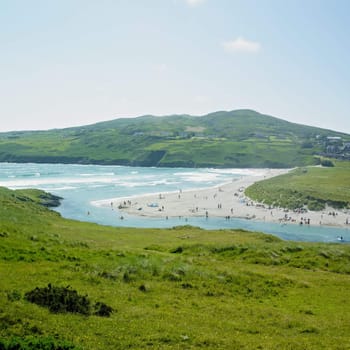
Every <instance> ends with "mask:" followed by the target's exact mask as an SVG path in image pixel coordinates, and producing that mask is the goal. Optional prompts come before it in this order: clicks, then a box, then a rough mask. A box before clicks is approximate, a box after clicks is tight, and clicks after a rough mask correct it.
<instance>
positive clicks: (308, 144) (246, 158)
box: [0, 110, 350, 167]
mask: <svg viewBox="0 0 350 350" xmlns="http://www.w3.org/2000/svg"><path fill="white" fill-rule="evenodd" d="M327 136H339V137H341V138H342V140H344V141H346V140H350V135H345V134H341V133H337V132H332V131H329V130H324V129H319V128H314V127H310V126H305V125H298V124H293V123H289V122H287V121H284V120H281V119H277V118H274V117H271V116H267V115H263V114H259V113H257V112H254V111H250V110H238V111H231V112H216V113H211V114H208V115H205V116H202V117H193V116H188V115H176V116H167V117H153V116H143V117H139V118H131V119H116V120H112V121H109V122H103V123H98V124H94V125H89V126H82V127H78V128H69V129H61V130H49V131H29V132H10V133H0V161H11V162H46V163H55V162H56V163H57V162H61V163H85V164H86V163H97V164H119V165H141V166H170V167H174V166H184V167H294V166H297V165H311V164H317V162H318V159H317V158H315V157H314V155H315V154H319V153H322V152H324V151H325V142H326V141H325V140H326V138H327Z"/></svg>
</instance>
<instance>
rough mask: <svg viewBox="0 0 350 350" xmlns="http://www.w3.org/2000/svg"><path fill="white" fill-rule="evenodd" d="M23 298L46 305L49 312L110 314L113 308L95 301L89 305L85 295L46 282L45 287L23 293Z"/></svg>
mask: <svg viewBox="0 0 350 350" xmlns="http://www.w3.org/2000/svg"><path fill="white" fill-rule="evenodd" d="M24 297H25V299H26V300H28V301H30V302H31V303H34V304H37V305H40V306H44V307H47V308H48V309H49V310H50V311H51V312H55V313H58V312H72V313H78V314H82V315H91V314H94V315H97V316H110V314H111V313H112V312H113V309H112V308H111V307H110V306H108V305H106V304H104V303H102V302H97V303H95V305H93V306H91V302H90V300H89V298H88V297H87V295H85V296H82V295H79V294H78V292H77V291H76V290H73V289H71V288H70V287H69V286H68V287H54V286H52V285H51V284H48V286H47V287H44V288H39V287H36V288H35V289H33V290H32V291H30V292H27V293H26V294H25V296H24Z"/></svg>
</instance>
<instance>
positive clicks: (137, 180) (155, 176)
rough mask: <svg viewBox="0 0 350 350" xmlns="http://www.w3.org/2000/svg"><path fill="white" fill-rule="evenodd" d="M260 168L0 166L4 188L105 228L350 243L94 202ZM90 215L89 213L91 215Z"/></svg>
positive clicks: (211, 182)
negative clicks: (136, 212)
mask: <svg viewBox="0 0 350 350" xmlns="http://www.w3.org/2000/svg"><path fill="white" fill-rule="evenodd" d="M259 174H261V170H259V169H184V168H141V167H125V166H101V165H72V164H32V163H27V164H16V163H0V186H5V187H9V188H11V189H19V188H29V187H32V188H39V189H42V190H45V191H48V192H51V193H53V194H56V195H59V196H61V197H63V198H64V200H63V201H62V205H61V206H60V207H58V208H56V209H55V210H57V211H58V212H59V213H61V214H62V216H64V217H67V218H72V219H76V220H81V221H91V222H96V223H99V224H103V225H112V226H125V227H126V226H129V227H130V226H131V227H173V226H177V225H193V226H199V227H202V228H205V229H231V228H241V229H245V230H250V231H261V232H266V233H271V234H274V235H276V236H279V237H281V238H283V239H288V240H300V241H321V242H338V239H337V237H339V236H342V237H343V238H344V240H345V241H350V230H349V229H340V228H330V227H313V226H310V227H309V226H302V227H300V226H299V225H293V224H289V225H284V226H281V225H279V224H273V223H267V222H257V221H253V220H243V219H231V220H225V219H224V218H209V219H206V218H188V219H185V218H181V219H169V220H165V219H163V218H144V217H135V216H129V215H125V213H123V217H124V220H121V219H120V216H121V214H120V213H118V210H117V208H113V210H112V208H102V207H96V206H93V205H92V204H91V202H92V201H96V200H102V199H108V198H116V197H126V196H135V195H141V194H146V193H165V192H169V191H178V190H179V189H182V190H186V189H192V188H203V187H212V186H217V185H219V184H222V183H225V182H230V181H232V180H233V179H234V178H239V177H241V176H246V175H259ZM88 213H89V214H88Z"/></svg>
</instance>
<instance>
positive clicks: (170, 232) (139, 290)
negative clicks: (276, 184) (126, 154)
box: [0, 188, 350, 350]
mask: <svg viewBox="0 0 350 350" xmlns="http://www.w3.org/2000/svg"><path fill="white" fill-rule="evenodd" d="M43 198H45V201H46V200H47V196H42V193H40V192H36V191H35V192H33V191H30V193H29V195H26V193H25V191H21V192H17V191H10V190H8V189H5V188H0V281H1V283H0V344H2V345H1V346H2V348H4V349H6V347H5V345H4V344H8V343H9V342H11V341H12V343H13V344H14V343H17V344H18V343H19V342H27V343H30V342H31V341H32V342H34V341H37V342H39V343H40V342H42V343H45V342H46V343H47V344H48V343H50V342H51V343H50V344H53V343H57V342H61V343H62V342H64V344H66V345H65V347H63V346H61V347H58V346H56V347H50V349H97V350H98V349H101V350H102V349H127V348H130V349H300V350H301V349H303V350H304V349H315V350H316V349H317V350H319V349H327V350H328V349H348V348H350V338H349V332H350V304H349V302H348V299H349V290H350V264H349V261H350V246H349V245H347V244H322V243H300V242H288V241H282V240H280V239H278V238H276V237H274V236H271V235H266V234H262V233H252V232H245V231H235V230H217V231H207V230H201V229H198V228H195V227H186V226H185V227H176V228H173V229H134V228H114V227H107V226H99V225H95V224H90V223H84V222H77V221H72V220H66V219H63V218H61V217H60V216H59V215H58V214H57V213H56V212H53V211H50V210H49V209H47V208H46V207H45V206H43V205H42V202H43V200H44V199H43ZM68 286H70V287H68ZM36 287H39V288H40V289H35V288H36ZM66 287H68V288H67V290H71V291H77V293H78V294H79V295H80V296H86V298H89V300H90V301H91V303H100V304H99V305H101V303H103V304H104V305H107V306H108V307H110V308H112V309H113V312H112V313H111V314H110V315H109V317H106V316H105V317H102V316H99V315H95V314H93V313H92V312H89V313H85V314H79V313H78V312H75V313H71V312H67V311H64V310H63V309H62V305H63V306H64V305H65V303H66V302H67V298H66V299H65V298H62V299H60V300H59V302H57V300H56V304H55V305H53V304H52V303H53V296H52V295H53V294H52V293H53V290H55V288H58V289H59V288H60V289H59V290H65V288H66ZM45 288H46V289H47V290H49V291H50V293H51V294H50V295H51V297H50V298H49V304H48V306H47V307H45V306H40V305H37V304H35V303H32V302H30V301H29V300H28V295H29V294H28V292H31V291H33V290H34V291H36V293H38V292H40V291H42V290H44V289H45ZM84 300H86V299H84ZM57 303H58V304H57ZM58 306H59V307H61V308H60V309H59V310H60V311H58V312H55V311H54V310H55V308H56V310H57V307H58ZM107 306H106V307H107ZM50 309H51V310H52V311H49V310H50ZM89 310H90V309H89ZM14 337H17V338H16V339H15V338H14ZM33 339H34V340H33ZM48 339H51V340H48ZM62 344H63V343H62ZM8 348H9V347H8ZM28 348H30V347H27V349H28ZM48 348H49V347H47V349H48ZM17 349H18V348H17Z"/></svg>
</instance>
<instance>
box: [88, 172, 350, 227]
mask: <svg viewBox="0 0 350 350" xmlns="http://www.w3.org/2000/svg"><path fill="white" fill-rule="evenodd" d="M288 171H289V170H288V169H266V170H265V171H263V172H262V171H260V172H259V175H250V176H242V177H240V178H238V179H237V178H235V179H233V180H232V182H230V183H225V184H222V185H220V186H216V187H211V188H206V189H200V190H198V189H197V190H188V191H182V190H181V189H179V190H178V191H176V192H171V193H155V194H151V195H144V196H139V197H125V198H113V199H109V200H103V201H98V202H95V203H93V204H94V205H97V206H103V207H111V208H112V209H113V208H118V209H119V210H120V212H121V213H122V212H125V213H128V214H130V215H138V216H145V217H161V218H164V219H165V220H166V219H167V218H171V217H182V218H185V219H186V218H189V217H194V216H198V217H206V216H207V217H222V218H223V219H225V220H230V219H231V218H242V219H247V220H256V221H266V222H275V223H279V224H281V225H287V224H296V225H325V226H335V227H350V225H349V224H347V222H348V223H350V211H349V210H335V209H333V208H326V209H325V210H323V211H319V212H314V211H307V212H301V213H296V212H294V211H291V210H285V209H283V208H271V207H269V206H267V205H264V204H261V203H257V202H254V201H252V200H251V199H250V198H248V197H247V196H245V194H244V190H245V189H246V188H247V187H248V186H250V185H252V184H253V183H255V182H257V181H261V180H263V179H267V178H270V177H273V176H277V175H280V174H284V173H286V172H288ZM121 215H122V214H121Z"/></svg>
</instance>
